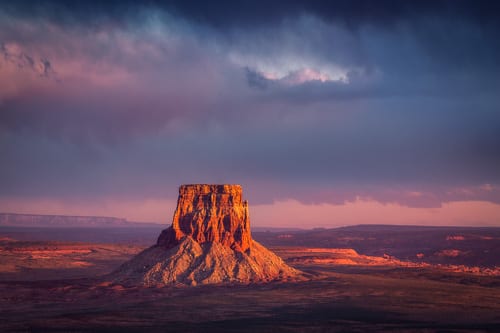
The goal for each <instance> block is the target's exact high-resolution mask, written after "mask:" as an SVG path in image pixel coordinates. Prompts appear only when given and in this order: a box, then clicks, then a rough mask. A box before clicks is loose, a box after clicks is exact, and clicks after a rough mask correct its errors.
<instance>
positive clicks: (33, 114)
mask: <svg viewBox="0 0 500 333" xmlns="http://www.w3.org/2000/svg"><path fill="white" fill-rule="evenodd" d="M499 31H500V4H498V3H497V2H495V1H460V0H458V1H437V0H436V1H385V0H382V1H360V0H359V1H356V0H355V1H294V0H291V1H284V2H278V1H276V2H274V1H203V2H199V3H198V2H196V1H194V2H186V1H144V2H141V3H140V4H139V3H137V2H133V1H106V2H101V1H95V2H94V1H71V2H67V1H23V0H20V1H0V156H1V163H0V211H1V212H18V213H39V214H68V215H106V216H117V217H124V218H127V219H129V220H134V221H145V222H146V221H155V222H161V223H170V221H171V218H172V215H173V211H174V209H175V204H176V199H177V194H178V186H179V185H180V184H184V183H237V184H241V185H242V186H243V190H244V196H245V197H246V198H247V199H248V201H249V204H250V214H251V220H252V224H253V225H257V226H276V227H278V226H279V227H284V226H286V227H299V228H313V227H336V226H343V225H351V224H365V223H378V224H380V223H387V224H424V225H469V226H500V60H499V59H500V39H499V38H498V32H499Z"/></svg>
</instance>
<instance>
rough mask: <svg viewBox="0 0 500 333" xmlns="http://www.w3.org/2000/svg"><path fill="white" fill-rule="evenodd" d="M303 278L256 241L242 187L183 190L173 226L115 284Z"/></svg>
mask: <svg viewBox="0 0 500 333" xmlns="http://www.w3.org/2000/svg"><path fill="white" fill-rule="evenodd" d="M300 276H301V273H300V272H299V271H297V270H295V269H293V268H291V267H289V266H288V265H286V264H285V263H284V262H283V260H282V259H281V258H279V257H278V256H277V255H275V254H274V253H272V252H271V251H269V250H268V249H266V248H265V247H263V246H262V245H260V244H259V243H257V242H256V241H254V240H252V237H251V234H250V219H249V214H248V204H247V202H246V201H242V188H241V186H240V185H208V184H196V185H182V186H181V187H180V188H179V199H178V201H177V209H176V211H175V213H174V218H173V221H172V225H171V226H170V227H169V228H167V229H165V230H164V231H163V232H162V233H161V234H160V237H159V238H158V242H157V244H156V245H154V246H152V247H150V248H149V249H146V250H144V251H143V252H141V253H140V254H138V255H137V256H136V257H135V258H133V259H132V260H130V261H129V262H126V263H125V264H123V265H122V266H121V267H119V268H118V269H117V270H116V271H115V272H114V273H113V274H112V279H113V280H114V281H115V282H118V283H127V284H140V285H146V286H155V285H158V284H160V285H164V284H180V285H197V284H210V283H253V282H266V281H272V280H284V279H287V280H289V279H296V278H298V277H300Z"/></svg>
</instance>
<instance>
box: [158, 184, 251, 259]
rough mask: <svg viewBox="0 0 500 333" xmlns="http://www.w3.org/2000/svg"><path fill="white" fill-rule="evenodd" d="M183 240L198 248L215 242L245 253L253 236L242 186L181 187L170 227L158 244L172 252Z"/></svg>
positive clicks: (199, 185)
mask: <svg viewBox="0 0 500 333" xmlns="http://www.w3.org/2000/svg"><path fill="white" fill-rule="evenodd" d="M186 236H190V237H191V238H192V239H193V240H195V241H196V242H198V243H200V244H203V243H206V242H216V243H221V244H222V245H224V246H228V247H230V248H231V249H233V250H235V251H240V252H244V251H246V250H248V249H249V248H250V244H251V243H252V236H251V234H250V218H249V214H248V203H247V202H246V201H242V189H241V186H240V185H208V184H195V185H182V186H181V187H180V188H179V198H178V200H177V209H176V210H175V214H174V219H173V221H172V226H171V227H170V228H168V229H166V230H164V231H163V232H162V233H161V235H160V237H159V238H158V242H157V244H158V245H160V246H163V247H165V248H172V247H174V246H176V245H178V244H179V243H180V242H181V240H182V239H183V238H184V237H186Z"/></svg>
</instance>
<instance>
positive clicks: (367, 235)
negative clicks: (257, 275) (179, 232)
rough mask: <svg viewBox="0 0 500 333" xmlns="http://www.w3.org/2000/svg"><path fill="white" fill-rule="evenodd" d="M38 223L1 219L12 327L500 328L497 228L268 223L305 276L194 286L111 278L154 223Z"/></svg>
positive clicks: (0, 280)
mask: <svg viewBox="0 0 500 333" xmlns="http://www.w3.org/2000/svg"><path fill="white" fill-rule="evenodd" d="M34 230H35V231H33V229H28V228H15V227H3V228H1V229H0V235H2V236H1V241H0V251H1V252H0V330H1V331H2V332H118V331H120V332H123V331H127V332H143V331H147V332H212V331H214V332H234V331H238V332H305V331H307V332H368V331H370V332H387V331H389V332H498V331H499V330H500V274H499V269H498V260H499V259H498V256H497V254H498V253H499V252H498V246H499V243H500V231H499V230H498V228H453V227H449V228H430V227H428V228H427V227H399V226H390V227H388V226H356V227H348V228H337V229H324V230H321V229H319V230H308V231H304V230H292V231H276V230H272V229H271V230H263V229H258V230H259V231H255V232H253V237H254V239H256V240H257V241H259V242H261V243H262V244H263V245H265V246H267V247H268V248H269V249H271V250H272V251H274V252H275V253H276V254H278V255H279V256H280V257H282V258H283V259H284V260H285V262H286V263H287V264H288V265H290V266H292V267H294V268H296V269H299V270H301V271H302V272H304V276H303V277H302V278H301V279H297V280H295V281H276V282H270V283H260V284H259V283H257V284H229V285H227V284H224V285H223V284H221V285H200V286H195V287H185V286H184V287H182V286H181V287H179V286H153V287H141V286H130V285H122V284H117V283H113V282H110V279H109V273H111V272H112V271H113V270H115V269H116V268H117V267H119V266H120V265H121V264H122V263H123V262H125V261H126V260H128V259H130V258H132V257H133V256H134V255H135V254H137V253H139V252H140V251H141V250H143V249H145V248H147V247H148V246H149V245H151V244H153V243H154V241H155V238H156V236H157V234H158V230H157V229H155V228H143V229H140V228H130V229H127V228H122V229H120V231H119V232H118V233H117V230H116V229H111V228H110V229H106V228H101V229H92V228H90V229H89V228H87V229H85V232H83V231H80V232H77V231H78V229H72V228H62V229H50V228H45V229H43V228H40V229H34ZM394 234H397V235H398V237H397V238H395V237H394ZM137 235H141V237H137ZM57 237H60V238H63V239H66V240H65V241H61V240H57ZM86 237H87V238H88V239H85V238H86ZM54 238H56V239H55V240H54ZM30 239H31V240H30ZM74 239H76V240H77V241H75V240H74ZM109 239H113V242H109V241H108V242H103V241H102V240H109ZM424 239H425V240H426V241H425V242H424V241H423V240H424ZM90 240H92V242H90ZM479 254H480V255H479Z"/></svg>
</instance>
